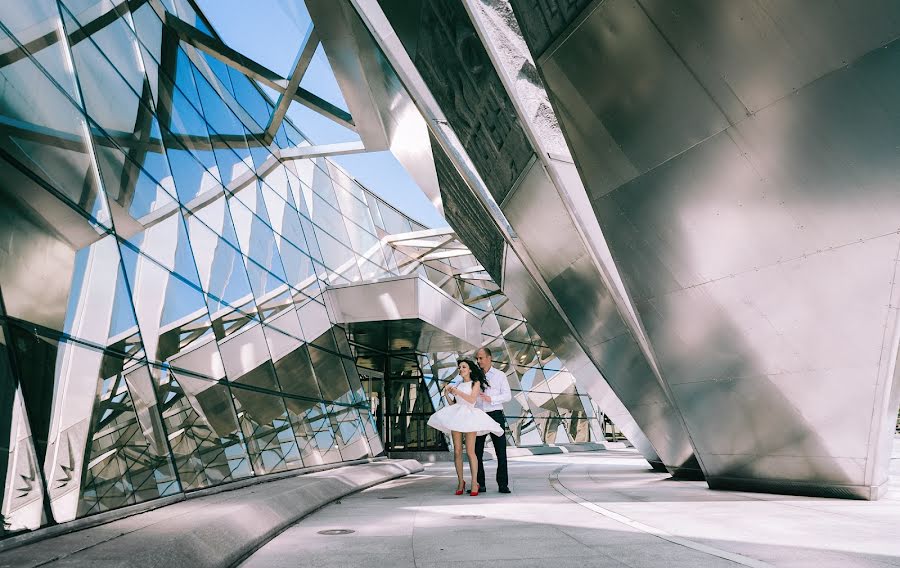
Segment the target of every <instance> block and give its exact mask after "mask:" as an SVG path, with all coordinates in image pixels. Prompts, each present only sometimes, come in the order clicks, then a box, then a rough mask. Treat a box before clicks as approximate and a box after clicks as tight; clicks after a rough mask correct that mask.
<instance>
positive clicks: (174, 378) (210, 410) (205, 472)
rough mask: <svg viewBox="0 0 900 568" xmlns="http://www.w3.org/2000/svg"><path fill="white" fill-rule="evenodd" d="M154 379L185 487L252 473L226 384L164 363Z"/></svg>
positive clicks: (187, 488) (199, 485) (194, 486)
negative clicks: (201, 377)
mask: <svg viewBox="0 0 900 568" xmlns="http://www.w3.org/2000/svg"><path fill="white" fill-rule="evenodd" d="M154 379H155V382H156V389H157V396H158V398H159V403H160V406H161V408H162V416H163V421H164V423H165V426H166V430H167V431H168V432H169V436H170V438H169V443H170V444H171V446H172V453H173V455H174V460H175V465H176V467H177V469H178V475H179V477H180V478H181V482H182V484H183V485H184V489H185V490H191V489H200V488H202V487H209V486H212V485H218V484H219V483H225V482H228V481H233V480H235V479H240V478H242V477H247V476H249V475H252V470H251V468H250V459H249V456H248V455H247V449H246V447H245V446H244V443H243V437H242V434H241V431H240V428H239V427H238V421H237V415H236V413H235V410H234V406H233V405H232V401H231V395H230V394H229V392H228V387H227V386H225V385H221V384H219V383H217V382H214V381H207V380H202V379H197V378H193V377H191V376H190V375H187V374H183V373H177V372H174V371H172V370H171V369H169V368H167V367H165V366H164V367H162V368H159V369H154Z"/></svg>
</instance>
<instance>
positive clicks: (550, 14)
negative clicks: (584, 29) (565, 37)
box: [511, 0, 592, 59]
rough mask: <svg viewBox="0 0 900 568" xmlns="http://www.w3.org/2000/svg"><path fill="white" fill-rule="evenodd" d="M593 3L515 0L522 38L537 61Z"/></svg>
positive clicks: (575, 0)
mask: <svg viewBox="0 0 900 568" xmlns="http://www.w3.org/2000/svg"><path fill="white" fill-rule="evenodd" d="M591 2H592V0H514V1H512V2H511V4H512V5H513V9H514V10H516V17H517V19H518V21H519V26H520V27H521V29H522V35H523V36H525V41H526V42H528V46H529V48H530V49H531V51H532V53H534V55H535V59H536V58H537V57H539V56H540V55H541V54H542V53H544V51H545V50H546V49H547V48H548V47H550V45H551V44H552V43H553V42H554V41H555V40H556V37H557V36H559V34H560V33H561V32H563V31H564V30H565V29H566V28H567V27H569V26H570V25H571V24H572V22H574V21H575V20H576V19H577V18H578V16H579V14H581V13H582V11H584V9H585V8H587V6H588V5H589V4H591Z"/></svg>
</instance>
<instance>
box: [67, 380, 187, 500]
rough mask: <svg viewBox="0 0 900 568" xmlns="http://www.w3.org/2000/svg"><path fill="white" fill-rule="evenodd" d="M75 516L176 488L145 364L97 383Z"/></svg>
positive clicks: (154, 496)
mask: <svg viewBox="0 0 900 568" xmlns="http://www.w3.org/2000/svg"><path fill="white" fill-rule="evenodd" d="M85 454H86V455H85V459H86V461H87V463H86V464H85V467H84V474H83V475H84V483H83V485H82V488H81V500H80V501H79V505H78V516H79V517H81V516H84V515H91V514H94V513H99V512H102V511H106V510H109V509H115V508H118V507H122V506H125V505H130V504H134V503H140V502H143V501H146V500H149V499H155V498H157V497H163V496H166V495H171V494H172V493H175V492H178V491H180V490H181V487H180V485H179V483H178V480H177V477H176V475H175V468H174V466H173V464H172V462H171V458H170V456H169V453H168V448H167V446H166V435H165V432H164V431H163V428H162V423H161V418H160V415H159V411H158V409H157V408H156V400H155V396H154V392H153V385H152V383H151V380H150V373H149V372H148V369H147V366H146V365H140V366H138V367H136V368H133V369H132V370H130V371H120V372H118V373H116V374H115V375H113V376H110V377H107V378H103V379H102V380H101V381H99V383H98V385H97V395H96V401H95V403H94V409H93V412H92V418H91V424H90V436H89V438H88V448H87V450H86V452H85Z"/></svg>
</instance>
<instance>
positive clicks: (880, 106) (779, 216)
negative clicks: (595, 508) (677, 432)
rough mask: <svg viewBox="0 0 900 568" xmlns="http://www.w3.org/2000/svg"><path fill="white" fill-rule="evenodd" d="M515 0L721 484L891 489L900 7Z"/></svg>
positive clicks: (798, 489)
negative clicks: (568, 6)
mask: <svg viewBox="0 0 900 568" xmlns="http://www.w3.org/2000/svg"><path fill="white" fill-rule="evenodd" d="M511 4H512V5H513V7H514V8H515V9H516V16H517V17H518V19H519V21H521V22H523V29H524V30H525V38H526V40H527V41H528V42H529V45H530V47H531V48H532V50H534V55H535V57H536V59H537V60H538V63H539V68H540V71H541V74H542V77H543V79H544V81H545V84H546V86H547V89H548V91H549V92H550V94H551V98H552V100H553V103H554V106H555V109H556V111H557V114H558V116H559V117H560V121H561V124H562V126H563V129H564V131H565V134H566V138H567V140H568V142H569V144H570V147H571V149H572V152H573V155H574V158H575V161H576V162H577V164H578V165H579V168H580V173H581V174H582V176H583V179H584V181H585V185H586V186H587V188H588V190H589V193H590V196H591V199H592V202H593V208H594V211H595V213H596V215H597V217H598V219H599V221H600V225H601V227H602V230H603V233H604V235H605V236H606V239H607V240H608V242H609V245H610V248H611V250H612V254H613V257H614V258H615V262H616V266H617V267H618V269H619V271H620V272H621V274H622V276H623V278H624V280H625V283H626V286H627V288H628V291H629V293H630V294H631V296H632V298H633V299H634V303H635V306H636V308H637V312H638V315H639V317H640V320H641V323H642V325H643V326H644V327H645V329H646V330H647V332H648V335H649V338H650V341H651V344H652V348H653V351H654V353H655V354H656V356H657V360H658V362H659V365H660V371H661V376H662V378H663V379H664V380H665V382H666V385H667V386H668V388H669V389H670V391H671V392H672V393H673V395H674V401H675V406H676V407H677V408H678V409H679V410H680V412H681V414H682V415H683V416H684V420H685V423H686V425H687V429H688V432H689V433H690V435H691V438H692V441H693V443H694V446H695V449H696V452H697V457H698V458H699V460H700V465H701V466H702V468H703V470H704V473H705V474H706V477H707V480H708V482H709V484H710V485H711V486H712V487H729V488H739V489H752V490H763V491H777V492H789V493H812V494H824V495H834V496H845V497H861V498H869V499H874V498H877V497H878V496H879V495H880V494H881V493H882V492H883V491H884V489H885V484H886V479H887V462H888V457H889V455H890V442H891V439H892V437H893V431H894V426H895V422H896V415H897V411H898V405H900V394H898V390H900V384H898V377H897V372H896V360H897V345H898V340H900V334H898V318H897V308H896V306H897V301H898V300H897V294H898V290H897V287H896V285H895V281H896V278H895V276H896V275H895V270H896V259H897V250H898V247H900V237H898V234H897V222H896V219H897V217H898V214H900V197H898V193H897V192H896V191H895V186H896V179H897V178H898V174H900V167H898V161H897V159H896V148H897V146H898V138H897V133H898V132H900V124H898V121H897V112H896V109H897V103H896V101H897V100H898V95H900V81H898V75H897V74H896V73H895V72H894V69H896V66H897V64H898V62H900V45H898V43H897V42H896V41H895V40H896V38H897V37H898V36H900V6H898V5H897V4H896V3H893V2H882V1H874V2H864V3H850V2H835V3H830V4H828V5H821V6H819V5H817V6H816V9H812V10H811V9H810V7H809V6H808V5H807V4H805V3H802V2H778V3H771V2H743V3H717V2H702V1H699V0H698V1H693V0H681V1H678V2H670V1H665V2H663V1H656V0H608V1H606V2H591V3H590V4H589V5H588V6H587V7H586V8H585V9H584V10H583V11H582V10H573V11H572V12H571V13H570V14H568V21H565V22H559V21H556V20H554V18H556V17H558V16H559V12H553V13H552V14H551V11H550V10H549V9H547V8H546V7H544V6H543V5H542V4H541V3H537V2H533V1H530V0H511ZM548 38H550V39H548ZM586 66H590V68H591V69H593V70H594V71H593V72H591V73H585V72H584V69H585V68H586ZM623 402H624V401H623ZM636 418H637V417H636ZM646 433H647V434H648V437H650V438H651V439H652V435H651V433H650V432H646Z"/></svg>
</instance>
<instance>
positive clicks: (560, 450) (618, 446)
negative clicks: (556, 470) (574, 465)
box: [485, 442, 627, 458]
mask: <svg viewBox="0 0 900 568" xmlns="http://www.w3.org/2000/svg"><path fill="white" fill-rule="evenodd" d="M625 448H627V446H626V445H625V443H623V442H583V443H580V444H559V445H552V446H521V447H518V448H507V449H506V455H507V457H511V458H520V457H523V456H546V455H550V454H570V453H579V452H600V451H603V450H624V449H625ZM488 451H490V450H488V449H485V452H488Z"/></svg>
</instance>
